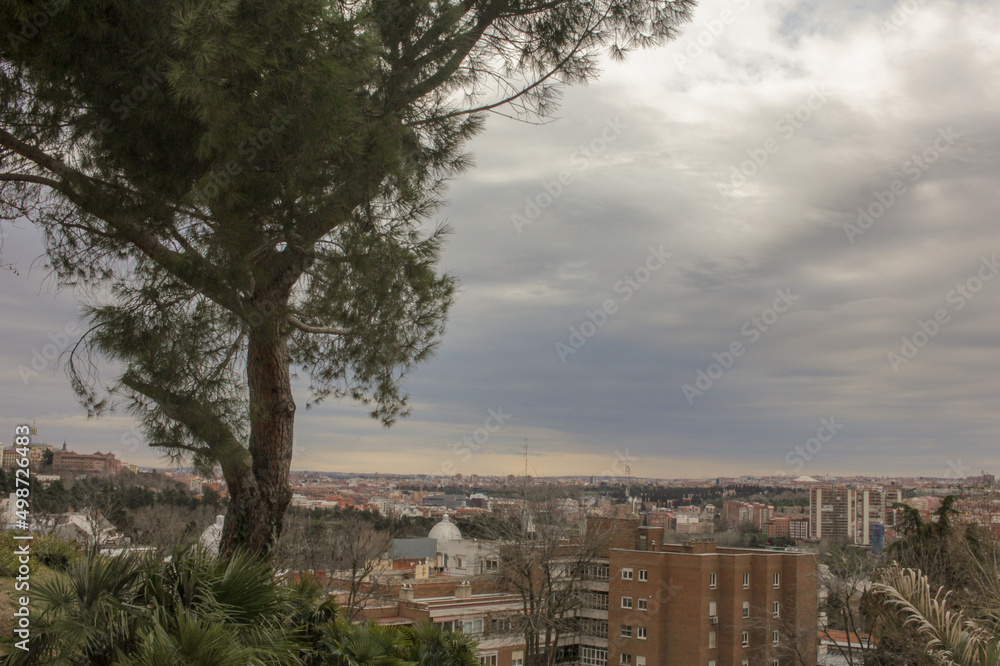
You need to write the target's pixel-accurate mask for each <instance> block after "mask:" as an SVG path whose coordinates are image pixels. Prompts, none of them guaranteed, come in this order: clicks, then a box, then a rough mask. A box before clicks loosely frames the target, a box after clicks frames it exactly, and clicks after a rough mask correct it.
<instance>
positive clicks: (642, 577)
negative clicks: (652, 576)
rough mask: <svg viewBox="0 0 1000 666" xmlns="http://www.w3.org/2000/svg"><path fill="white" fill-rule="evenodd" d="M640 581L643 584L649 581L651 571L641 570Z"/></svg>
mask: <svg viewBox="0 0 1000 666" xmlns="http://www.w3.org/2000/svg"><path fill="white" fill-rule="evenodd" d="M639 580H640V581H642V582H643V583H645V582H646V581H647V580H649V570H648V569H639Z"/></svg>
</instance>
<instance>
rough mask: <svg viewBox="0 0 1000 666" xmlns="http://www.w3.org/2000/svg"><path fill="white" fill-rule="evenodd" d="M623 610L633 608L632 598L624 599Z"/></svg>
mask: <svg viewBox="0 0 1000 666" xmlns="http://www.w3.org/2000/svg"><path fill="white" fill-rule="evenodd" d="M622 608H632V597H622Z"/></svg>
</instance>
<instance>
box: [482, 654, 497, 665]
mask: <svg viewBox="0 0 1000 666" xmlns="http://www.w3.org/2000/svg"><path fill="white" fill-rule="evenodd" d="M479 666H497V656H496V655H495V654H484V655H483V656H481V657H480V658H479Z"/></svg>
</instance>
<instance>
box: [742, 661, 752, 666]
mask: <svg viewBox="0 0 1000 666" xmlns="http://www.w3.org/2000/svg"><path fill="white" fill-rule="evenodd" d="M740 666H750V660H749V659H744V660H742V661H741V662H740Z"/></svg>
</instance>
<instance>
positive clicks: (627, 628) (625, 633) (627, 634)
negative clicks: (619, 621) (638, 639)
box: [621, 624, 632, 638]
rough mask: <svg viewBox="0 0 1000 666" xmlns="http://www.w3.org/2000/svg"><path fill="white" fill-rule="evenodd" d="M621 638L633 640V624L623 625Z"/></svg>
mask: <svg viewBox="0 0 1000 666" xmlns="http://www.w3.org/2000/svg"><path fill="white" fill-rule="evenodd" d="M621 637H622V638H632V625H631V624H623V625H622V631H621Z"/></svg>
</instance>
